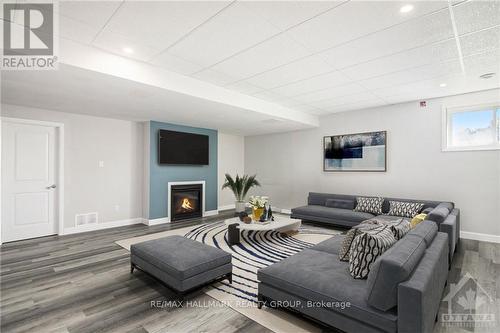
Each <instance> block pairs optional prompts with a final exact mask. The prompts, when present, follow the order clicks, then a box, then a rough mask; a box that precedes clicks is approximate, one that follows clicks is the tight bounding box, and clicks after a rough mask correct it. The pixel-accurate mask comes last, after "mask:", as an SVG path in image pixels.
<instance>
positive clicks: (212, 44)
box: [169, 2, 280, 66]
mask: <svg viewBox="0 0 500 333" xmlns="http://www.w3.org/2000/svg"><path fill="white" fill-rule="evenodd" d="M279 31H280V30H279V29H277V28H276V27H274V26H273V25H271V24H270V23H269V22H267V21H266V20H265V19H263V18H261V17H260V16H259V15H258V14H257V13H255V12H254V11H253V10H249V9H248V7H246V6H245V5H244V3H239V2H234V3H233V4H232V5H231V6H229V7H228V8H226V9H225V10H223V11H222V12H220V13H219V14H218V15H217V16H216V17H214V18H212V19H211V20H210V21H208V22H206V23H205V24H204V25H203V26H202V27H200V29H196V30H195V31H193V32H192V33H191V34H190V35H189V36H187V37H186V38H184V39H183V40H182V41H180V42H179V43H177V44H176V45H174V46H173V47H171V48H170V49H169V52H171V53H172V54H175V55H177V56H179V57H181V58H183V59H186V60H189V61H192V62H194V63H198V64H201V65H203V66H210V65H213V64H215V63H217V62H219V61H221V60H223V59H225V58H227V57H229V56H232V55H233V54H236V53H237V52H240V51H242V50H245V49H246V48H248V47H251V46H252V45H255V44H257V43H259V42H262V41H263V40H265V39H267V38H269V37H271V36H273V35H275V34H278V33H279Z"/></svg>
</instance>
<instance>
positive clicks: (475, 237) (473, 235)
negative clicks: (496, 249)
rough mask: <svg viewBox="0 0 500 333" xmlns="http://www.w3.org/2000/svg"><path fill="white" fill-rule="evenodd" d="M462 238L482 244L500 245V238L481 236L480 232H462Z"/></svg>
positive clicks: (487, 235)
mask: <svg viewBox="0 0 500 333" xmlns="http://www.w3.org/2000/svg"><path fill="white" fill-rule="evenodd" d="M460 238H464V239H473V240H478V241H482V242H491V243H500V236H497V235H490V234H480V233H478V232H470V231H460Z"/></svg>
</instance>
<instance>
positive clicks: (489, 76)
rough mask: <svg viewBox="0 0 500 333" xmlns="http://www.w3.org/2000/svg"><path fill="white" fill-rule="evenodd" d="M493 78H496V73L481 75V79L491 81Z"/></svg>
mask: <svg viewBox="0 0 500 333" xmlns="http://www.w3.org/2000/svg"><path fill="white" fill-rule="evenodd" d="M493 76H495V73H485V74H483V75H480V76H479V77H480V78H481V79H491V78H492V77H493Z"/></svg>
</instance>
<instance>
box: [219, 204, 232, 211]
mask: <svg viewBox="0 0 500 333" xmlns="http://www.w3.org/2000/svg"><path fill="white" fill-rule="evenodd" d="M229 209H234V204H232V205H225V206H219V207H218V208H217V210H218V211H221V210H229Z"/></svg>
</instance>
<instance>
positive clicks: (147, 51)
mask: <svg viewBox="0 0 500 333" xmlns="http://www.w3.org/2000/svg"><path fill="white" fill-rule="evenodd" d="M92 45H94V46H96V47H98V48H100V49H103V50H105V51H108V52H111V53H114V54H118V55H121V56H124V57H128V58H132V59H136V60H141V61H148V60H149V59H151V57H153V56H154V55H156V54H158V53H159V52H160V50H158V49H155V48H153V47H150V46H149V45H144V44H139V43H137V42H136V41H133V40H130V39H129V38H127V37H124V36H122V35H120V34H117V33H113V32H109V31H107V32H101V33H100V34H99V35H98V36H97V38H96V39H95V40H94V42H93V43H92ZM125 47H127V48H131V49H132V50H133V53H125V52H124V51H123V48H125Z"/></svg>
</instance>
